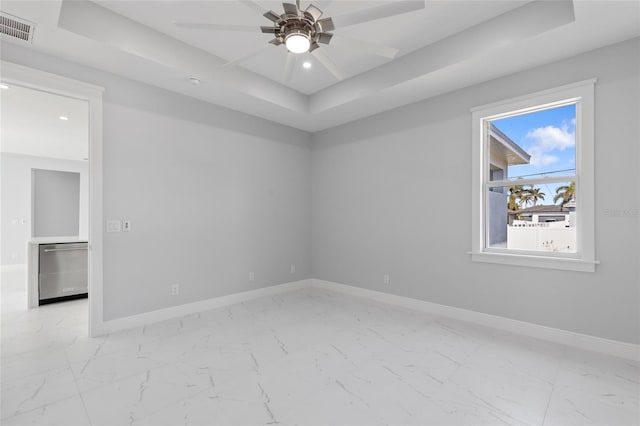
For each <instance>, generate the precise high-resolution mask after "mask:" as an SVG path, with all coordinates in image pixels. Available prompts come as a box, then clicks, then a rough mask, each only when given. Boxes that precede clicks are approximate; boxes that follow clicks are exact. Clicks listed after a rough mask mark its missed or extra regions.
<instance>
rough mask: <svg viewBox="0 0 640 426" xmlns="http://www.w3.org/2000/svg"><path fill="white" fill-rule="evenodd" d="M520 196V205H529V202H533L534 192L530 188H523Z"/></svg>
mask: <svg viewBox="0 0 640 426" xmlns="http://www.w3.org/2000/svg"><path fill="white" fill-rule="evenodd" d="M518 198H519V200H520V207H527V205H528V204H529V203H532V202H533V194H532V193H531V190H530V189H523V190H522V191H521V192H520V194H519V196H518Z"/></svg>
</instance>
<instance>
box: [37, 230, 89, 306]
mask: <svg viewBox="0 0 640 426" xmlns="http://www.w3.org/2000/svg"><path fill="white" fill-rule="evenodd" d="M87 248H88V244H87V243H86V242H80V243H58V244H41V245H40V250H39V274H38V290H39V301H40V303H39V304H40V305H44V304H47V303H53V302H60V301H63V300H70V299H79V298H82V297H87V289H88V288H87V283H88V280H89V276H88V256H87Z"/></svg>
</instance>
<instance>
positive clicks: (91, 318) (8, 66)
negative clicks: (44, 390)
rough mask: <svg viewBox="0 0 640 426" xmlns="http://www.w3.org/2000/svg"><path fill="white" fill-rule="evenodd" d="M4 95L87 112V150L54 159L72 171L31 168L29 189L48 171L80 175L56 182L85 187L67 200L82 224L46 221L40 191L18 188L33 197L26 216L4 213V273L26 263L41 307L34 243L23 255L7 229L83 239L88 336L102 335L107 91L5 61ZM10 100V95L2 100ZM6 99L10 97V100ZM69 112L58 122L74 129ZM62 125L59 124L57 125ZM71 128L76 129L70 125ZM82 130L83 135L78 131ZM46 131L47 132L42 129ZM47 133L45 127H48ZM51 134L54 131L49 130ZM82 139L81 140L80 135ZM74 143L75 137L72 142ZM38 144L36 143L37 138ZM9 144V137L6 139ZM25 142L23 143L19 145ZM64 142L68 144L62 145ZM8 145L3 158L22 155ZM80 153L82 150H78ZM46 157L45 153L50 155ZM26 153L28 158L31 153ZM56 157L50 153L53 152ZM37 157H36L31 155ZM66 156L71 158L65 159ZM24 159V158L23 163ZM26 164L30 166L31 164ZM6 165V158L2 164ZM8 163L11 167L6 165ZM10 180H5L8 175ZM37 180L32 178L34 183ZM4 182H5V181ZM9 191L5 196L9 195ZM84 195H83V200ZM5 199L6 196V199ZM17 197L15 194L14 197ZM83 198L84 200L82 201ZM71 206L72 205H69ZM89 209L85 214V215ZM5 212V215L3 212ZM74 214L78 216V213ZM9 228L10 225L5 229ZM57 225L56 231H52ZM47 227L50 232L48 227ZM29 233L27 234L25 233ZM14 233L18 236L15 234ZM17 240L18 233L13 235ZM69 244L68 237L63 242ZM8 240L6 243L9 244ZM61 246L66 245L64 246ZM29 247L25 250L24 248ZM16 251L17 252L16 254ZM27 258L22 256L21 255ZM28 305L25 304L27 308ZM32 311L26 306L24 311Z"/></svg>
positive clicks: (47, 194) (31, 235)
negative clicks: (45, 98)
mask: <svg viewBox="0 0 640 426" xmlns="http://www.w3.org/2000/svg"><path fill="white" fill-rule="evenodd" d="M1 65H2V75H1V80H2V86H0V87H1V90H2V93H1V94H2V95H5V94H8V93H9V92H10V91H11V90H15V92H14V95H15V94H17V92H19V91H22V93H23V94H27V96H28V95H37V96H51V97H55V99H58V100H66V101H67V102H68V103H69V104H70V105H71V104H73V105H75V106H76V107H80V106H81V108H82V110H83V111H84V115H85V119H86V126H85V127H84V128H82V126H76V127H75V129H76V130H77V131H80V132H81V133H82V135H81V137H80V139H82V140H83V141H84V144H85V150H84V151H82V150H78V149H75V150H74V149H71V148H70V146H68V145H65V146H66V148H67V151H65V150H64V149H63V150H62V151H59V153H58V154H54V155H50V156H51V157H56V156H58V157H59V158H58V160H60V161H62V160H66V161H68V162H69V161H71V163H67V167H59V166H56V167H50V165H45V166H42V164H40V165H38V164H36V163H34V164H29V166H28V167H29V181H30V185H33V182H36V181H37V178H36V175H38V174H40V173H39V171H41V172H44V175H47V173H49V172H52V171H53V172H67V173H78V174H80V182H77V181H76V180H75V176H76V175H71V174H67V175H59V176H57V177H56V179H57V180H58V181H59V182H61V183H65V184H71V185H76V184H77V185H78V187H79V188H80V195H79V196H78V198H77V200H76V199H75V198H74V197H72V196H68V197H67V198H69V199H70V201H72V202H74V203H76V204H77V205H78V206H81V207H80V208H79V209H78V210H77V211H78V212H79V213H78V215H77V221H75V220H74V218H73V217H68V216H66V217H65V218H64V220H57V219H56V220H53V221H52V220H51V217H47V214H46V209H45V210H43V211H38V212H37V211H34V210H33V207H34V206H33V204H34V203H37V202H36V201H35V200H34V199H33V196H34V195H33V194H34V193H36V192H37V191H32V189H33V188H31V187H29V189H28V190H26V191H25V190H22V191H18V190H17V189H16V190H15V191H14V192H15V193H16V194H19V196H22V197H27V198H28V203H27V204H28V205H29V211H28V212H21V214H20V215H16V214H14V215H8V216H7V215H5V211H3V219H2V222H3V238H2V239H3V241H2V245H3V250H2V252H3V254H2V269H3V273H4V272H5V271H7V270H9V271H11V270H16V269H18V268H19V267H20V265H21V263H23V264H24V266H25V268H26V271H27V273H28V274H27V275H29V276H30V277H31V278H30V279H29V280H28V283H27V292H28V295H29V298H30V300H29V307H33V306H37V305H38V304H37V303H35V302H34V299H35V298H36V295H37V280H35V288H34V279H33V276H34V271H37V269H38V266H39V265H37V264H34V261H33V260H32V259H33V256H32V253H30V252H31V251H33V250H34V248H33V247H35V245H34V244H31V243H30V244H27V242H26V241H25V242H24V246H27V249H26V250H25V252H26V253H25V254H24V255H22V252H21V251H20V250H19V249H18V248H17V247H18V246H17V245H15V244H14V243H15V242H13V241H8V238H9V237H10V234H11V233H5V232H4V231H5V229H4V228H5V227H11V226H14V225H20V226H21V227H22V228H21V229H22V231H23V236H24V235H28V239H30V240H31V239H33V238H34V235H35V234H34V232H36V228H34V226H36V224H35V221H39V222H40V224H39V226H40V227H39V228H37V230H38V231H37V232H40V231H42V232H45V233H48V234H50V233H54V234H55V233H56V229H55V226H57V225H60V224H64V226H65V227H66V228H65V229H64V230H61V232H62V233H64V234H69V233H71V235H59V236H55V237H53V236H50V237H51V238H54V239H55V238H57V237H68V238H71V239H76V240H82V239H84V241H87V242H88V250H87V257H88V274H87V276H88V282H87V286H88V293H89V300H88V314H87V316H88V335H89V336H98V335H101V334H102V333H103V326H102V324H103V317H102V312H103V309H102V300H103V296H102V295H103V291H102V239H103V235H102V223H103V220H102V217H103V216H102V91H103V89H102V88H101V87H98V86H94V85H91V84H87V83H84V82H80V81H76V80H72V79H68V78H66V77H62V76H58V75H54V74H50V73H47V72H44V71H40V70H36V69H32V68H28V67H24V66H21V65H17V64H14V63H10V62H5V61H2V64H1ZM3 97H5V96H3ZM6 98H7V99H9V98H10V96H6ZM34 108H36V109H37V110H40V109H41V108H42V104H38V103H36V104H34ZM53 113H54V111H49V112H48V114H49V115H51V114H53ZM70 115H71V114H70V113H66V112H55V120H56V124H60V123H62V122H64V123H65V124H73V123H70V122H71V120H72V117H71V116H70ZM58 120H59V121H60V123H58ZM70 127H71V126H70ZM78 129H80V130H78ZM40 130H42V129H40ZM45 130H47V129H46V126H45ZM49 130H50V129H49ZM76 136H77V135H76ZM70 138H71V137H70ZM36 139H37V138H36ZM6 140H7V141H10V139H9V138H7V139H6ZM15 142H16V144H17V145H18V146H20V145H22V148H23V149H25V150H27V149H34V146H33V145H38V144H37V143H32V142H27V141H26V140H23V141H20V140H17V141H15ZM20 142H22V144H20ZM62 142H64V141H62ZM8 145H9V146H5V138H4V137H3V147H2V151H3V153H2V155H3V156H5V152H10V151H14V153H15V151H16V150H19V148H16V147H15V146H13V144H12V143H9V144H8ZM40 148H42V149H45V150H46V149H47V148H49V149H51V148H52V146H47V145H46V144H45V145H44V146H41V147H40ZM76 148H77V147H76ZM45 153H46V152H45ZM24 154H25V153H15V155H22V156H23V157H27V156H26V155H24ZM26 154H29V153H28V152H27V153H26ZM49 154H51V153H49ZM70 155H71V156H74V155H75V156H76V157H74V158H73V159H69V158H68V157H69V156H70ZM78 155H82V158H77V156H78ZM32 157H35V156H33V155H32ZM65 157H66V158H65ZM22 159H23V160H24V158H22ZM27 160H29V161H30V160H31V158H27ZM29 161H27V162H29ZM4 163H5V161H4V158H3V165H4ZM81 163H83V164H84V166H85V172H84V173H85V179H82V177H81V174H82V170H81V169H82V167H80V165H81ZM7 164H8V163H7ZM74 167H78V168H79V169H76V170H74V169H73V168H74ZM3 169H4V171H3V175H4V174H6V173H8V172H9V170H8V169H7V168H4V167H3ZM47 177H48V178H51V177H52V176H51V175H47ZM3 178H5V179H6V176H3ZM32 178H33V179H32ZM5 179H3V180H5ZM46 181H47V182H49V183H51V179H46ZM7 188H10V185H9V184H7V185H3V206H5V205H6V203H5V199H7V197H8V194H4V192H10V190H9V189H7ZM5 189H6V191H5ZM50 190H51V188H45V189H44V190H43V191H41V192H42V194H41V195H43V197H41V199H40V200H39V201H38V202H41V203H43V202H44V203H46V202H47V199H48V198H49V199H50V198H51V197H50V195H51V193H50ZM83 194H84V195H83ZM5 195H6V196H7V197H5ZM14 195H15V194H14ZM83 197H84V199H83ZM68 201H69V200H68ZM66 209H67V210H66V211H67V212H71V211H72V210H73V208H70V207H68V206H67V207H66ZM83 209H84V214H83ZM3 210H6V209H5V208H4V207H3ZM74 214H75V213H74ZM74 224H75V225H74ZM5 225H6V226H5ZM20 226H16V227H15V229H14V231H15V230H16V229H19V228H20ZM51 226H53V228H51ZM74 226H77V232H74V229H75V228H74ZM47 227H48V228H47ZM27 229H28V232H24V231H25V230H27ZM14 234H15V232H14ZM12 236H13V234H12ZM60 239H64V238H60ZM5 240H7V241H5ZM61 242H62V241H61ZM24 246H23V247H22V248H24ZM12 247H16V248H15V249H14V248H12ZM21 255H22V256H21ZM25 305H26V304H25ZM26 308H27V306H25V309H26Z"/></svg>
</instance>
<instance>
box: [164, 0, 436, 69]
mask: <svg viewBox="0 0 640 426" xmlns="http://www.w3.org/2000/svg"><path fill="white" fill-rule="evenodd" d="M320 1H321V4H322V5H323V6H324V7H325V8H326V6H328V5H329V4H330V3H331V0H324V1H323V0H320ZM239 2H240V3H242V4H243V5H245V6H247V7H249V8H251V9H252V10H254V11H256V12H259V13H261V14H262V15H263V16H264V17H265V18H267V19H269V20H270V21H271V22H272V23H273V25H272V26H262V27H260V28H259V31H261V32H262V33H265V34H271V35H273V36H274V38H273V39H272V40H271V41H269V43H270V44H272V45H275V46H280V45H284V46H285V47H286V48H287V50H288V52H289V54H288V55H287V63H286V65H285V80H286V81H288V80H289V79H290V78H291V74H292V72H293V67H294V65H295V60H296V58H295V56H296V55H297V54H300V53H306V52H310V53H312V54H313V55H314V57H315V58H316V59H317V60H318V62H320V63H321V64H322V65H323V66H324V67H325V68H326V69H327V70H328V71H329V72H330V73H331V74H333V75H334V77H336V78H337V79H338V80H342V79H344V78H345V76H344V73H343V72H342V71H341V70H340V68H339V67H338V66H337V65H336V64H335V63H334V61H333V60H332V59H331V58H330V57H329V56H328V55H326V54H325V53H324V52H323V50H322V49H318V48H319V47H320V44H329V42H331V40H332V39H334V38H340V39H341V41H342V42H344V43H346V44H349V45H351V46H352V48H354V49H356V50H358V51H360V52H364V53H369V54H373V55H379V56H384V57H387V58H390V59H393V58H394V57H395V55H396V54H397V53H398V49H394V48H391V47H386V46H378V45H375V44H371V43H368V42H366V41H362V40H356V39H351V38H348V37H344V36H337V37H336V34H334V33H333V31H334V30H335V29H336V28H341V27H346V26H349V25H356V24H360V23H364V22H368V21H373V20H377V19H382V18H387V17H390V16H394V15H399V14H402V13H407V12H412V11H415V10H419V9H423V8H424V0H422V1H416V0H402V1H395V2H392V3H387V4H383V5H380V6H377V7H373V8H369V9H365V10H360V11H356V12H352V13H349V14H346V15H342V16H337V17H334V18H331V17H326V18H323V14H324V13H323V11H322V10H321V9H320V8H319V7H316V6H314V5H313V4H310V5H308V6H307V7H306V8H305V9H304V10H303V9H302V8H301V7H300V0H296V2H295V4H293V3H282V7H283V10H284V13H282V14H278V13H276V12H274V11H273V10H266V9H264V8H263V7H262V6H260V5H259V4H257V3H256V2H255V1H253V0H239ZM175 25H176V26H177V27H180V28H187V29H199V30H213V31H250V32H257V31H256V30H258V28H257V27H254V26H246V25H225V24H207V23H194V22H177V23H176V24H175ZM263 51H264V48H261V49H260V50H258V51H256V52H251V53H249V54H247V55H244V56H241V57H239V58H236V59H234V60H231V61H229V62H227V63H226V64H225V66H230V65H236V64H238V63H241V62H244V61H246V60H248V59H251V58H253V57H254V56H257V55H259V54H261V53H262V52H263ZM292 54H293V55H292Z"/></svg>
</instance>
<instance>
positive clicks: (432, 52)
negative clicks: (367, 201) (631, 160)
mask: <svg viewBox="0 0 640 426" xmlns="http://www.w3.org/2000/svg"><path fill="white" fill-rule="evenodd" d="M313 3H314V4H316V5H317V6H318V7H320V8H321V9H323V11H324V12H325V16H331V17H334V18H336V20H338V19H339V17H340V16H341V15H343V14H347V13H350V12H354V11H361V10H367V9H370V8H372V7H377V6H380V5H383V4H389V3H393V2H389V1H384V2H381V1H339V0H333V1H330V0H320V1H314V2H313ZM307 4H308V2H305V1H302V6H303V8H304V7H306V5H307ZM1 7H2V10H3V11H5V12H8V13H11V14H13V15H16V16H19V17H22V18H25V19H28V20H31V21H33V22H35V23H36V24H37V28H36V32H35V35H34V41H33V45H31V46H30V47H31V48H33V49H36V50H39V51H42V52H45V53H49V54H53V55H56V56H60V57H63V58H66V59H69V60H72V61H75V62H79V63H84V64H86V65H89V66H93V67H97V68H100V69H105V70H107V71H110V72H114V73H117V74H120V75H123V76H126V77H129V78H132V79H136V80H139V81H142V82H145V83H148V84H152V85H156V86H158V87H162V88H166V89H169V90H172V91H175V92H179V93H183V94H186V95H189V96H193V97H196V98H199V99H203V100H206V101H209V102H212V103H216V104H219V105H223V106H226V107H229V108H232V109H236V110H239V111H243V112H246V113H249V114H253V115H256V116H259V117H263V118H266V119H269V120H273V121H276V122H279V123H282V124H285V125H289V126H293V127H297V128H300V129H303V130H307V131H318V130H322V129H326V128H330V127H333V126H336V125H339V124H342V123H345V122H348V121H352V120H355V119H358V118H361V117H365V116H368V115H371V114H375V113H378V112H382V111H385V110H388V109H391V108H394V107H397V106H400V105H404V104H407V103H411V102H415V101H418V100H420V99H424V98H428V97H430V96H435V95H438V94H441V93H444V92H447V91H451V90H456V89H459V88H462V87H465V86H468V85H471V84H475V83H479V82H482V81H486V80H489V79H493V78H496V77H499V76H502V75H505V74H509V73H514V72H517V71H521V70H523V69H527V68H530V67H532V66H536V65H541V64H544V63H549V62H552V61H555V60H559V59H562V58H565V57H569V56H573V55H576V54H579V53H582V52H585V51H588V50H592V49H595V48H598V47H602V46H606V45H609V44H612V43H615V42H619V41H623V40H626V39H630V38H633V37H637V36H640V2H638V1H615V0H608V1H590V0H588V1H573V2H572V1H568V0H567V1H560V0H557V1H503V0H498V1H490V0H478V1H457V0H448V1H430V0H427V1H426V2H425V3H424V8H423V9H421V10H416V11H413V12H409V13H405V14H401V15H396V16H392V17H388V18H384V19H379V20H376V21H370V22H366V23H362V24H358V25H353V26H347V27H343V28H339V27H338V28H336V30H335V31H334V34H335V35H336V37H335V39H334V40H332V42H331V43H330V44H329V45H326V46H325V45H321V47H320V49H318V50H322V51H323V53H324V54H326V56H328V57H329V58H331V59H332V60H333V61H334V62H335V64H336V66H337V67H338V68H339V70H340V71H341V73H342V74H343V77H344V78H342V79H340V80H337V79H336V78H335V77H334V75H333V74H332V73H330V72H329V71H328V70H327V69H325V68H324V67H323V66H322V65H321V64H320V63H318V62H317V60H316V59H315V58H314V57H313V55H309V54H303V55H300V59H298V60H297V63H296V67H295V69H294V72H293V75H292V78H291V80H290V81H286V80H285V79H284V78H283V76H284V67H285V62H286V49H285V47H284V46H279V47H276V46H272V45H269V44H268V43H267V42H268V41H269V40H270V39H271V38H272V37H271V36H269V35H266V34H261V33H260V32H259V31H258V29H257V27H258V26H260V25H269V21H268V20H267V19H266V18H264V17H262V16H261V13H260V9H261V8H264V9H272V10H274V11H276V12H278V13H281V10H282V6H281V4H280V3H276V2H271V1H260V0H257V1H255V2H253V3H247V1H246V0H245V1H234V0H227V1H165V0H157V1H156V0H144V1H97V2H88V1H84V2H76V1H44V2H39V1H30V2H24V1H11V0H4V1H3V2H2V6H1ZM175 22H197V23H210V24H231V25H251V26H255V27H256V32H255V33H251V32H235V31H234V32H230V31H205V30H188V29H184V28H178V27H176V26H175V25H174V23H175ZM340 37H341V38H342V40H340ZM345 40H346V41H345ZM350 40H351V41H350ZM353 40H360V41H361V42H366V43H369V44H372V45H375V46H380V45H384V46H388V47H393V48H396V49H398V53H397V55H396V56H395V58H394V59H391V58H385V57H380V56H376V55H371V54H368V53H365V52H364V51H365V50H367V49H366V46H364V47H361V48H355V49H354V48H353V45H354V42H353ZM257 51H260V52H261V53H259V54H257V55H256V56H254V57H253V58H252V59H250V60H248V61H246V62H243V63H241V64H239V65H235V66H231V67H229V66H227V67H225V66H224V64H225V63H226V62H228V61H230V60H234V59H236V58H238V57H241V56H244V55H247V54H251V53H254V52H257ZM307 59H308V60H309V61H310V62H312V68H311V69H310V70H304V69H302V68H301V63H302V62H303V61H304V60H307ZM488 64H490V65H491V66H488ZM190 77H197V78H198V79H200V80H201V84H200V85H198V86H193V85H191V84H190V83H189V81H188V80H189V78H190Z"/></svg>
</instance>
